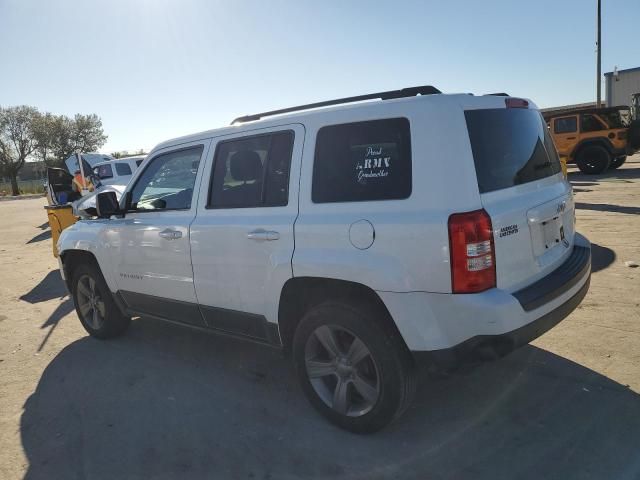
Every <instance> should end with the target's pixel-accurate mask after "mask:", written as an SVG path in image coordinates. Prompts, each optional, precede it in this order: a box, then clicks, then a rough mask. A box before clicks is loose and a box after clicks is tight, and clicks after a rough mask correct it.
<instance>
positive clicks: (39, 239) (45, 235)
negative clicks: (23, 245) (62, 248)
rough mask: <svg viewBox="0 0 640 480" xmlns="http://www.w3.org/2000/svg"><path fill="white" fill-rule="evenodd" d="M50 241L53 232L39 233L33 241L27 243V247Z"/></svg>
mask: <svg viewBox="0 0 640 480" xmlns="http://www.w3.org/2000/svg"><path fill="white" fill-rule="evenodd" d="M50 239H51V230H45V231H44V232H41V233H39V234H38V235H36V236H35V237H33V238H32V239H31V240H29V241H28V242H27V245H29V244H30V243H37V242H42V241H43V240H50Z"/></svg>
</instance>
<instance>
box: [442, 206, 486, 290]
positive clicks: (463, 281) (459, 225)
mask: <svg viewBox="0 0 640 480" xmlns="http://www.w3.org/2000/svg"><path fill="white" fill-rule="evenodd" d="M449 254H450V256H451V289H452V291H453V293H477V292H482V291H484V290H488V289H489V288H493V287H495V286H496V257H495V253H494V244H493V228H492V226H491V218H490V217H489V214H488V213H487V212H486V211H484V210H476V211H473V212H467V213H456V214H453V215H451V216H450V217H449Z"/></svg>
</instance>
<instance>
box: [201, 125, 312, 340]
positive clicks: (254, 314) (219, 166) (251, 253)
mask: <svg viewBox="0 0 640 480" xmlns="http://www.w3.org/2000/svg"><path fill="white" fill-rule="evenodd" d="M303 141H304V127H303V126H302V125H299V124H295V125H283V126H279V127H274V128H266V129H259V130H254V131H244V132H242V133H238V134H234V135H228V136H224V137H219V138H217V139H214V140H213V143H212V145H211V153H210V154H209V159H208V160H207V162H206V163H207V168H206V172H205V176H204V179H203V182H202V189H201V192H200V199H199V202H198V213H197V216H196V219H195V220H194V222H193V224H192V226H191V255H192V261H193V274H194V279H195V287H196V293H197V296H198V301H199V303H200V309H201V311H202V314H203V316H204V318H205V321H206V323H207V325H208V326H210V327H212V328H215V329H218V330H224V331H226V332H230V333H235V334H240V335H244V336H249V337H253V338H257V339H261V340H272V337H271V335H272V334H273V332H274V329H275V327H274V322H276V321H277V309H278V298H279V296H280V291H281V289H282V286H283V285H284V283H285V282H286V281H287V280H288V279H290V278H291V277H292V272H291V258H292V256H293V248H294V243H293V224H294V222H295V219H296V217H297V215H298V180H299V174H300V157H301V155H302V145H303ZM267 322H271V323H270V324H268V323H267Z"/></svg>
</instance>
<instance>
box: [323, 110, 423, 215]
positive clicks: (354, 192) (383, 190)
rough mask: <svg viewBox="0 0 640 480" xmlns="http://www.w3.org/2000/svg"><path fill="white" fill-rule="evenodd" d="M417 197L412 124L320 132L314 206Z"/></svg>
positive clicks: (402, 121)
mask: <svg viewBox="0 0 640 480" xmlns="http://www.w3.org/2000/svg"><path fill="white" fill-rule="evenodd" d="M409 195H411V132H410V129H409V121H408V120H407V119H406V118H390V119H385V120H372V121H368V122H358V123H347V124H342V125H331V126H328V127H323V128H321V129H320V130H319V131H318V136H317V139H316V153H315V160H314V163H313V185H312V190H311V198H312V200H313V202H314V203H328V202H363V201H372V200H393V199H402V198H407V197H409Z"/></svg>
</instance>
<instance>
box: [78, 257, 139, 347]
mask: <svg viewBox="0 0 640 480" xmlns="http://www.w3.org/2000/svg"><path fill="white" fill-rule="evenodd" d="M71 278H72V294H73V303H74V304H75V307H76V313H77V314H78V318H79V319H80V323H82V326H83V327H84V329H85V330H86V331H87V333H89V335H91V336H92V337H95V338H100V339H107V338H113V337H117V336H119V335H122V334H123V333H124V331H125V330H126V329H127V327H128V326H129V323H131V318H129V317H126V316H124V315H122V313H121V312H120V310H119V309H118V306H117V305H116V303H115V301H114V300H113V296H112V294H111V291H110V290H109V287H108V286H107V283H106V282H105V280H104V277H103V276H102V273H101V272H100V270H99V269H98V268H97V267H96V266H95V265H91V264H84V265H80V266H78V267H77V268H76V269H75V270H74V271H73V274H72V277H71Z"/></svg>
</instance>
